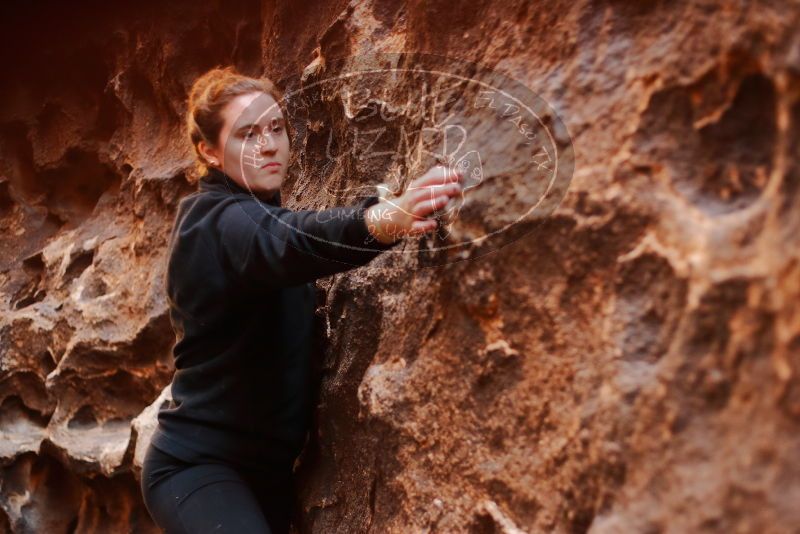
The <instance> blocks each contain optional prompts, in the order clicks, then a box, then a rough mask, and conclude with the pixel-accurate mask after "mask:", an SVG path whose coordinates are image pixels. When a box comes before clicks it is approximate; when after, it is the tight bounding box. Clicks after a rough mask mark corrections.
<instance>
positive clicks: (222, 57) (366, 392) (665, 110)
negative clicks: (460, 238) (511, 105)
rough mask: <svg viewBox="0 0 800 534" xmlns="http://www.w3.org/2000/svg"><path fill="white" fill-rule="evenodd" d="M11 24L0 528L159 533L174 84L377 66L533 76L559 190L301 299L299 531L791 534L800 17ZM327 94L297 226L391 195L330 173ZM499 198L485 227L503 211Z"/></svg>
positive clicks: (84, 13) (301, 169)
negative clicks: (562, 187)
mask: <svg viewBox="0 0 800 534" xmlns="http://www.w3.org/2000/svg"><path fill="white" fill-rule="evenodd" d="M0 10H2V12H3V20H4V21H6V25H7V30H8V31H6V32H4V34H3V37H2V39H3V40H4V43H3V46H2V47H0V54H2V55H3V59H4V61H3V65H4V66H5V76H4V81H3V83H2V85H0V102H2V106H0V217H2V228H3V231H2V234H1V235H0V250H2V254H0V263H2V269H0V291H2V296H3V299H2V303H1V304H0V306H2V315H0V432H2V439H0V458H1V459H2V472H1V473H0V510H2V512H0V532H2V531H13V532H54V533H55V532H155V531H156V528H155V526H154V525H153V524H152V522H151V520H150V518H149V516H148V514H147V511H146V509H145V508H144V506H143V504H142V502H141V496H140V495H139V489H138V483H137V477H138V472H139V471H138V470H139V467H140V465H141V454H142V452H143V448H144V446H145V444H146V440H147V439H148V437H149V433H150V432H151V431H152V424H153V421H154V419H153V418H154V414H155V412H156V411H157V407H158V406H160V403H161V402H163V400H164V399H165V398H167V395H168V394H169V391H168V385H169V381H170V378H171V376H172V371H173V367H172V360H171V352H170V351H171V347H172V344H173V342H174V335H173V332H172V329H171V326H170V323H169V318H168V315H167V304H166V300H165V294H164V284H163V275H164V266H165V259H166V237H167V235H168V232H169V230H170V228H171V224H172V221H173V217H174V212H175V207H176V204H177V202H178V200H179V199H180V198H181V197H182V196H183V195H185V194H187V193H188V192H190V191H191V190H192V189H193V187H192V186H190V185H189V182H188V181H187V179H186V176H187V174H186V173H187V171H188V169H189V168H190V164H191V161H192V154H191V150H190V147H188V146H186V144H185V142H184V138H185V137H184V133H183V131H182V129H181V117H182V113H183V111H184V109H185V102H184V99H185V96H186V91H187V90H188V87H189V86H190V85H191V83H192V81H193V80H194V79H195V77H196V76H198V75H199V74H201V73H202V72H204V71H205V70H206V69H208V68H210V67H212V66H215V65H218V64H219V65H228V64H231V65H235V66H236V67H237V68H238V69H239V70H240V71H241V72H243V73H245V74H249V75H259V74H261V73H266V74H267V75H269V76H270V77H271V78H273V79H275V80H286V79H289V78H290V77H292V76H299V75H301V74H302V76H303V79H304V80H305V81H308V80H313V79H316V78H318V77H319V76H321V75H323V74H324V75H325V76H329V77H330V76H335V75H337V74H339V73H338V72H335V71H332V70H331V69H332V67H331V64H332V63H331V62H330V61H329V59H330V58H333V57H350V56H357V55H359V54H363V53H366V52H369V51H373V52H374V51H383V52H402V51H405V52H412V51H414V52H429V53H436V54H444V55H451V56H453V57H458V58H462V59H465V60H468V61H473V62H479V63H481V64H483V65H487V66H489V67H491V68H492V69H495V70H496V71H498V72H503V73H505V74H506V75H507V76H510V77H513V78H514V79H516V80H518V81H520V82H521V83H523V84H525V85H526V86H527V87H529V88H531V89H532V90H533V91H535V92H536V93H537V94H538V95H540V96H541V97H542V98H543V99H544V100H546V101H547V102H548V103H549V104H550V105H551V106H552V108H553V109H555V110H556V111H557V113H558V115H559V116H560V117H561V119H562V120H563V122H564V124H565V125H566V128H567V130H568V132H569V135H570V136H571V140H572V146H573V147H574V150H575V164H574V175H573V177H572V181H571V183H570V185H569V190H568V191H567V192H566V196H565V197H564V199H563V202H561V204H560V206H559V207H558V208H557V209H556V210H555V211H554V212H553V213H550V214H548V215H547V216H546V217H543V218H542V219H541V220H540V221H539V224H537V225H536V227H535V229H533V230H532V231H531V232H528V233H526V234H525V235H522V236H520V237H519V238H518V239H515V240H514V241H513V242H511V243H509V244H507V245H506V246H503V247H496V248H495V249H494V250H493V251H492V252H491V253H486V254H482V255H481V254H479V253H478V252H480V250H477V249H476V250H475V251H472V252H468V253H467V255H466V258H467V261H458V262H454V261H451V262H444V263H438V264H430V263H426V260H425V257H424V255H418V254H404V255H389V254H387V255H382V256H381V257H379V258H378V259H376V260H375V261H374V262H373V263H372V264H371V265H370V266H368V267H364V268H360V269H356V270H354V271H351V272H348V273H346V274H342V275H338V276H335V277H332V278H330V279H325V280H321V281H320V282H319V283H318V286H319V290H320V307H319V309H318V314H319V329H318V332H317V333H318V336H319V341H320V351H319V354H318V356H319V358H318V362H317V364H318V369H319V375H318V377H317V378H318V379H319V386H320V393H319V407H318V410H317V414H316V425H315V428H314V431H313V433H312V435H311V437H310V440H309V443H308V445H307V447H306V450H305V451H304V453H303V455H302V456H301V458H300V461H299V463H298V465H297V473H298V480H299V486H300V502H299V507H300V513H299V521H298V526H299V529H300V531H302V532H326V533H327V532H409V531H414V532H429V531H438V532H474V533H488V532H504V533H511V532H585V531H591V532H648V533H654V532H676V533H677V532H796V531H797V530H798V529H800V508H798V506H797V504H796V503H797V502H798V500H800V459H799V458H800V378H798V373H800V163H799V161H800V160H799V158H798V155H800V33H798V32H797V31H796V28H797V27H798V25H799V24H800V5H798V4H796V3H793V2H771V3H770V2H761V3H756V2H732V1H722V0H720V1H707V2H614V1H597V2H559V1H556V0H553V1H549V2H544V3H538V4H533V3H530V2H503V3H499V2H498V3H497V4H496V5H492V4H490V3H487V2H479V3H477V4H476V3H475V2H461V3H459V2H453V1H449V2H446V3H445V2H407V3H400V2H387V1H379V0H374V1H371V2H369V1H368V2H352V3H351V4H347V3H346V2H322V3H319V5H316V6H314V7H313V8H311V7H305V8H304V7H301V6H300V5H297V6H295V5H285V6H281V7H276V6H273V5H271V4H268V3H265V4H263V5H262V4H260V3H258V2H247V1H239V2H226V3H224V4H222V3H218V2H210V3H207V4H206V5H202V6H199V5H197V4H195V3H189V2H177V3H164V2H162V3H148V2H145V3H127V2H126V3H123V4H122V5H115V6H113V7H110V6H108V5H89V4H84V5H80V6H75V5H70V6H69V7H67V4H63V5H62V4H58V3H53V5H44V4H43V3H34V5H33V6H32V7H23V6H21V5H11V4H9V5H5V6H3V7H2V8H0ZM342 88H347V82H341V84H340V85H339V86H338V89H342ZM396 90H397V92H398V93H399V94H401V95H402V94H404V93H403V91H407V93H405V96H406V97H412V96H414V95H415V94H414V93H411V92H410V90H409V89H405V88H404V86H403V84H402V83H400V82H398V85H397V89H396ZM322 96H323V98H322V99H321V101H320V102H319V103H318V104H316V108H315V112H316V113H317V114H318V118H319V121H317V122H310V121H309V122H306V123H305V125H304V126H305V128H306V129H307V130H306V136H305V137H304V139H305V142H304V143H303V145H302V146H299V147H298V149H297V151H296V152H295V154H294V157H293V167H292V168H293V171H294V172H293V173H292V175H291V176H290V178H291V179H290V180H288V183H287V184H286V186H285V193H284V198H285V199H289V201H288V202H287V203H286V204H287V205H288V206H289V207H308V206H312V207H322V206H329V205H334V204H336V203H337V202H343V201H345V200H346V199H344V198H337V197H335V196H334V195H331V194H330V193H329V192H326V191H323V190H321V188H320V187H319V186H318V185H315V184H319V183H335V184H337V185H340V186H353V185H355V184H356V183H357V182H358V183H373V182H377V181H379V180H378V179H374V180H373V179H372V178H364V177H363V176H362V175H363V174H364V173H365V172H367V171H369V169H368V168H362V167H359V166H358V165H357V164H355V163H353V162H350V164H348V162H344V163H341V164H340V165H338V166H336V167H335V168H334V169H333V170H331V169H327V168H323V167H321V166H320V165H318V162H319V161H320V159H321V158H322V156H323V154H324V153H325V150H326V146H325V143H323V142H322V139H324V138H327V137H324V136H322V134H323V133H324V134H325V136H327V133H328V132H329V131H334V132H336V133H337V134H341V133H342V132H345V131H346V130H347V129H348V128H349V127H350V126H351V123H352V121H353V119H352V117H351V116H350V115H348V112H347V110H346V109H345V104H344V103H343V101H342V100H341V99H340V98H337V97H336V96H335V95H331V94H323V95H322ZM315 133H320V135H319V136H315V135H314V134H315ZM394 133H397V132H396V131H395V132H394ZM483 135H485V138H484V139H485V140H486V142H487V143H489V142H490V141H491V140H490V139H489V137H490V136H491V132H485V133H484V134H483ZM356 171H358V172H356ZM487 188H488V189H487V190H488V191H490V193H491V199H492V200H491V202H493V203H494V204H492V203H491V202H490V201H489V200H487V199H486V198H481V199H480V200H478V201H476V202H475V203H473V206H472V208H473V209H474V210H477V212H479V213H483V214H485V218H484V219H485V220H484V221H483V222H481V219H480V218H478V219H475V220H473V221H472V223H471V224H473V225H474V227H475V225H477V226H480V225H481V224H486V225H489V224H490V222H491V220H494V218H495V216H500V215H501V214H502V207H503V206H507V205H513V203H514V202H515V201H517V200H519V198H518V196H517V193H515V190H514V187H513V186H512V185H511V184H509V182H503V181H496V182H491V183H487ZM498 206H499V207H498ZM489 245H491V243H489ZM404 246H406V247H414V246H416V243H406V244H404Z"/></svg>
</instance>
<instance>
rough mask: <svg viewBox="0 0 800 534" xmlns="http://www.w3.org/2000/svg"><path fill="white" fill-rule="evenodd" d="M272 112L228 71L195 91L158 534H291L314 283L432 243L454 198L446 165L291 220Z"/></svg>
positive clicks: (148, 465)
mask: <svg viewBox="0 0 800 534" xmlns="http://www.w3.org/2000/svg"><path fill="white" fill-rule="evenodd" d="M281 101H282V95H281V93H280V92H279V91H278V90H277V89H276V87H275V86H274V85H273V83H272V82H270V81H269V80H268V79H266V78H260V79H255V78H250V77H246V76H242V75H239V74H237V73H236V72H235V71H234V70H233V69H232V68H230V67H228V68H224V69H221V68H215V69H212V70H210V71H209V72H207V73H205V74H204V75H203V76H201V77H200V78H199V79H197V81H196V82H195V83H194V85H193V87H192V89H191V91H190V95H189V102H188V104H189V105H188V111H187V116H186V121H187V127H188V132H189V137H190V140H191V143H192V145H193V147H194V151H195V154H196V156H197V162H198V165H200V166H201V169H202V173H201V174H202V177H201V178H200V180H199V188H198V191H197V192H196V193H193V194H190V195H188V196H187V197H185V198H184V199H182V200H181V202H180V205H179V208H178V212H177V214H176V218H175V224H174V226H173V229H172V233H171V237H170V243H169V246H170V248H169V251H170V254H169V262H168V267H167V279H166V280H167V296H168V302H169V312H170V319H171V321H172V325H173V328H174V329H175V333H176V338H177V342H176V344H175V346H174V348H173V355H174V358H175V374H174V376H173V379H172V397H173V401H172V402H171V403H169V405H165V406H162V407H161V409H160V411H159V413H158V425H157V427H156V430H155V433H154V435H153V438H152V441H151V443H150V444H149V447H148V449H147V453H146V455H145V459H144V464H143V467H142V478H141V490H142V494H143V497H144V502H145V505H146V506H147V509H148V511H149V512H150V514H151V516H152V518H153V520H154V521H155V522H156V524H157V525H159V526H160V527H161V528H163V529H165V530H166V532H168V533H181V532H184V533H185V532H189V533H199V532H220V533H221V532H231V533H237V534H241V533H264V532H273V533H279V532H288V531H289V522H290V517H291V511H292V506H293V502H294V496H295V493H294V486H293V483H294V479H293V464H294V460H295V459H296V457H297V456H298V455H299V453H300V451H301V449H302V447H303V445H304V443H305V437H306V432H307V430H308V426H309V423H310V420H311V409H312V407H311V406H310V404H311V403H310V400H309V399H310V393H311V392H310V391H309V380H308V376H309V375H308V371H309V355H310V351H311V341H312V339H311V337H312V324H313V318H314V307H315V298H314V283H313V281H314V280H315V279H317V278H320V277H324V276H328V275H331V274H334V273H339V272H343V271H346V270H348V269H352V268H354V267H357V266H359V265H364V264H366V263H368V262H369V261H370V260H371V259H373V258H374V257H376V256H377V255H378V254H380V253H381V252H382V251H385V250H388V249H389V248H391V247H393V246H394V245H395V244H396V243H397V242H399V240H401V239H402V238H403V237H405V236H414V235H421V234H424V233H427V232H431V231H433V230H435V229H436V227H437V221H436V220H435V219H433V218H431V217H430V216H431V215H432V214H433V212H434V211H436V210H438V209H440V208H442V207H444V205H445V204H446V203H447V201H448V200H449V199H450V197H453V196H456V195H458V194H460V191H461V180H462V177H461V176H459V175H458V174H457V173H455V172H454V171H453V170H451V169H448V168H446V167H441V166H440V167H434V168H432V169H430V170H429V171H428V172H427V173H425V174H424V175H422V176H421V177H420V178H417V179H416V180H414V181H412V182H411V184H410V185H409V187H408V188H407V189H406V191H405V192H404V193H403V194H400V195H398V196H395V197H392V198H389V197H388V196H386V197H384V196H382V195H373V196H370V197H368V198H366V199H365V200H362V201H361V202H360V203H358V204H357V205H356V206H353V207H334V208H330V209H327V210H320V211H312V210H301V211H293V210H289V209H286V208H284V207H282V206H281V201H280V191H279V189H280V186H281V183H282V181H283V179H284V177H285V176H286V170H287V166H288V163H289V156H290V149H291V142H290V141H291V140H290V134H291V131H290V130H289V122H288V120H286V115H285V114H284V113H283V109H282V107H281Z"/></svg>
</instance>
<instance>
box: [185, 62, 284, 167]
mask: <svg viewBox="0 0 800 534" xmlns="http://www.w3.org/2000/svg"><path fill="white" fill-rule="evenodd" d="M253 91H261V92H264V93H267V94H268V95H270V96H271V97H272V98H274V99H275V102H277V103H278V105H279V106H280V107H281V112H283V116H284V117H285V118H286V133H287V134H288V135H289V139H290V141H291V138H292V132H291V129H290V126H289V117H288V116H287V115H286V110H285V107H284V106H283V104H282V99H283V93H282V92H281V91H280V90H279V89H278V88H277V87H276V86H275V84H274V83H273V82H272V80H270V79H269V78H265V77H262V78H251V77H249V76H244V75H242V74H239V73H238V72H236V70H235V69H234V68H233V67H231V66H228V67H224V68H221V67H215V68H213V69H211V70H209V71H207V72H206V73H205V74H203V75H201V76H200V77H199V78H197V79H196V80H195V82H194V84H192V88H191V89H190V91H189V100H188V107H187V110H186V130H187V131H188V133H189V141H190V142H191V143H192V147H193V148H194V152H195V155H196V157H197V159H196V162H195V169H194V170H195V174H197V176H195V177H193V178H190V179H194V180H196V179H197V178H199V177H201V176H203V175H204V174H205V173H206V172H208V164H207V162H206V161H205V160H204V159H203V156H202V154H201V153H200V150H199V149H198V147H197V145H198V144H199V143H200V141H205V142H206V143H207V144H208V145H210V146H214V147H216V146H217V141H218V140H219V133H220V131H221V130H222V126H223V124H224V122H225V121H224V119H223V117H222V110H223V109H224V108H225V106H227V105H228V104H229V103H230V102H231V101H232V100H233V99H234V98H236V97H238V96H240V95H244V94H248V93H252V92H253ZM189 174H192V173H189Z"/></svg>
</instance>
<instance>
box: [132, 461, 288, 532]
mask: <svg viewBox="0 0 800 534" xmlns="http://www.w3.org/2000/svg"><path fill="white" fill-rule="evenodd" d="M163 458H164V455H163V453H162V454H160V455H159V454H158V452H154V453H152V454H151V453H150V451H148V454H147V456H146V457H145V462H144V465H143V466H142V493H143V496H144V500H145V505H146V506H147V509H148V511H149V512H150V515H151V516H152V518H153V521H155V523H156V524H157V525H158V526H160V527H161V528H163V529H165V531H166V532H167V534H184V533H191V534H199V533H203V532H214V533H236V534H238V533H251V532H252V533H254V534H263V533H265V534H273V531H272V529H270V527H269V525H268V523H267V519H266V518H265V516H264V513H263V511H262V510H261V505H260V504H259V502H258V499H257V498H256V495H255V494H254V492H253V490H252V489H251V488H250V486H249V485H248V484H247V482H246V481H245V480H244V479H243V478H242V477H241V475H239V473H238V472H237V471H236V470H234V469H233V468H231V467H228V466H226V465H223V464H198V465H194V464H185V463H182V462H180V463H182V464H183V465H182V466H180V469H179V470H177V471H175V472H173V473H172V474H170V475H169V476H167V477H165V478H162V479H161V480H158V481H156V482H155V483H154V484H149V483H148V482H152V480H153V479H154V477H153V476H152V473H153V472H154V471H158V467H163V464H158V462H157V460H162V462H163ZM167 458H169V457H167ZM148 460H150V461H149V462H148Z"/></svg>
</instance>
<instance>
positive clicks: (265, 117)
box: [218, 92, 289, 196]
mask: <svg viewBox="0 0 800 534" xmlns="http://www.w3.org/2000/svg"><path fill="white" fill-rule="evenodd" d="M222 115H223V118H224V121H225V122H224V124H223V126H222V130H220V134H219V145H218V147H219V149H220V150H221V157H220V164H221V166H222V170H223V172H224V173H225V174H227V175H228V176H230V177H231V178H232V179H233V180H234V181H235V182H236V183H238V184H239V185H241V186H242V187H244V188H245V189H249V190H251V191H252V192H253V193H264V194H266V195H267V196H271V195H272V194H274V193H275V192H276V191H277V190H279V189H280V187H281V183H282V182H283V179H284V178H285V177H286V171H287V167H288V165H289V135H288V134H287V132H286V123H285V118H284V116H283V113H282V112H281V108H280V106H278V104H277V103H276V102H275V99H274V98H272V96H270V95H269V94H267V93H264V92H253V93H248V94H244V95H240V96H238V97H236V98H235V99H234V100H232V101H231V102H230V103H229V104H228V105H227V106H225V108H224V109H223V110H222Z"/></svg>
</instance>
